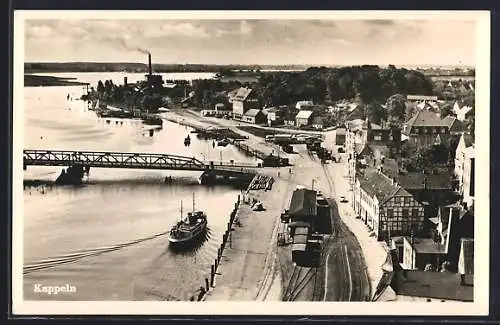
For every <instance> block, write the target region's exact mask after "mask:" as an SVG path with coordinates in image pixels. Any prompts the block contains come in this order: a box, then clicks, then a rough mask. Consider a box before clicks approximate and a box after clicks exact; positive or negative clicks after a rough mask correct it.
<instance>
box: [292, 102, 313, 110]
mask: <svg viewBox="0 0 500 325" xmlns="http://www.w3.org/2000/svg"><path fill="white" fill-rule="evenodd" d="M313 105H314V104H313V102H312V101H311V100H300V101H298V102H297V104H295V108H297V109H300V108H301V107H302V106H313Z"/></svg>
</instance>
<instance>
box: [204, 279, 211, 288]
mask: <svg viewBox="0 0 500 325" xmlns="http://www.w3.org/2000/svg"><path fill="white" fill-rule="evenodd" d="M205 289H207V291H208V289H210V285H209V282H208V279H207V278H205Z"/></svg>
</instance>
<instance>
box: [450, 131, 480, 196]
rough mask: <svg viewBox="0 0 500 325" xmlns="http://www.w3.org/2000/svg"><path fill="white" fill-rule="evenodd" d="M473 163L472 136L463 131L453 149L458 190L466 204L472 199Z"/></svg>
mask: <svg viewBox="0 0 500 325" xmlns="http://www.w3.org/2000/svg"><path fill="white" fill-rule="evenodd" d="M474 163H475V151H474V138H473V137H472V136H471V135H470V134H466V133H464V134H462V136H461V137H460V141H459V142H458V145H457V149H456V151H455V169H454V173H455V176H456V177H457V180H458V191H459V193H460V194H461V195H463V202H464V203H467V205H468V206H470V205H472V203H473V201H474V168H475V166H474Z"/></svg>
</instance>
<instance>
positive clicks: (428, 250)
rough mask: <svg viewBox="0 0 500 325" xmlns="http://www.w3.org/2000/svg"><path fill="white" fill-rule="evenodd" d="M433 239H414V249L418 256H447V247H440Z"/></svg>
mask: <svg viewBox="0 0 500 325" xmlns="http://www.w3.org/2000/svg"><path fill="white" fill-rule="evenodd" d="M438 244H439V243H437V242H435V241H434V240H432V239H431V238H414V239H413V244H412V246H413V249H414V250H415V251H416V252H417V254H446V251H447V249H446V245H438Z"/></svg>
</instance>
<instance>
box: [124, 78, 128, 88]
mask: <svg viewBox="0 0 500 325" xmlns="http://www.w3.org/2000/svg"><path fill="white" fill-rule="evenodd" d="M123 85H124V86H127V85H128V80H127V77H123Z"/></svg>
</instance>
